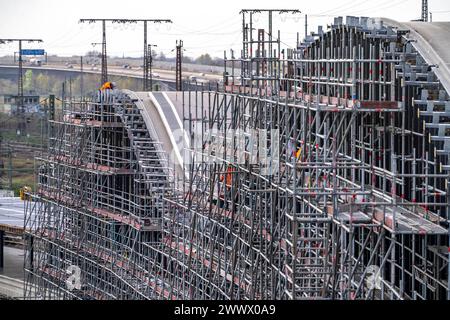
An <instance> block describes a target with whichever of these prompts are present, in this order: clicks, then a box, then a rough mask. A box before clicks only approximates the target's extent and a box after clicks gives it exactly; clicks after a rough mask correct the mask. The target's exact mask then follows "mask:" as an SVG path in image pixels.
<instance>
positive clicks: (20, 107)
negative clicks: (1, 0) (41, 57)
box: [0, 39, 42, 136]
mask: <svg viewBox="0 0 450 320" xmlns="http://www.w3.org/2000/svg"><path fill="white" fill-rule="evenodd" d="M23 41H26V42H28V43H33V42H42V40H41V39H0V44H2V43H8V42H19V77H18V80H17V99H16V105H17V114H18V115H19V119H18V120H19V122H18V124H17V133H18V134H20V135H22V136H25V135H26V126H27V122H26V120H25V106H24V104H23V60H22V42H23Z"/></svg>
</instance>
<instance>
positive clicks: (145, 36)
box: [143, 21, 148, 91]
mask: <svg viewBox="0 0 450 320" xmlns="http://www.w3.org/2000/svg"><path fill="white" fill-rule="evenodd" d="M143 67H144V68H143V69H144V76H143V88H144V91H148V46H147V21H144V65H143Z"/></svg>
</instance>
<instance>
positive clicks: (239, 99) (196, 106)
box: [25, 10, 450, 300]
mask: <svg viewBox="0 0 450 320" xmlns="http://www.w3.org/2000/svg"><path fill="white" fill-rule="evenodd" d="M266 13H267V14H268V18H269V19H268V25H267V26H266V25H264V21H261V20H260V24H259V25H257V24H256V23H255V20H256V19H254V15H261V14H266ZM278 13H279V14H290V13H292V14H298V12H297V11H290V10H243V11H242V12H241V14H242V18H243V19H242V33H243V47H242V52H241V58H235V54H234V52H232V53H231V59H226V61H225V65H224V67H225V70H224V75H225V79H224V86H223V88H222V89H221V90H215V91H211V90H203V88H202V90H194V91H192V90H191V91H185V92H183V93H182V96H183V102H182V104H183V112H182V113H183V127H184V130H185V132H186V133H187V136H188V137H189V139H188V141H184V140H183V144H184V146H183V150H182V153H183V158H184V164H183V167H184V172H183V173H182V174H181V177H180V176H177V173H176V172H175V171H174V170H170V167H171V166H170V165H169V163H168V160H167V155H166V154H165V152H164V151H163V149H162V148H161V147H160V143H159V142H158V141H157V139H156V137H157V135H155V134H154V133H153V131H152V128H151V127H148V126H147V125H146V123H145V121H144V120H143V117H142V112H143V111H142V110H141V109H139V108H138V105H137V102H136V100H135V99H134V98H133V97H131V96H130V95H127V94H124V93H116V94H115V95H114V97H113V98H107V99H106V98H105V99H103V100H102V99H100V102H99V101H97V100H95V99H94V100H93V101H88V102H86V101H84V102H74V101H69V102H67V103H66V104H65V109H64V110H63V114H62V118H61V119H59V120H52V121H50V125H51V130H50V133H51V134H50V143H49V152H48V156H47V157H43V158H41V159H40V161H41V163H42V165H41V166H40V167H39V181H38V186H39V190H38V192H37V193H36V194H35V195H34V198H35V199H36V200H37V201H29V202H27V208H26V209H27V212H28V214H27V221H26V226H27V253H26V257H25V267H26V273H27V283H28V284H30V285H29V286H27V288H26V295H27V296H28V297H32V296H34V297H35V296H36V295H38V296H40V297H43V298H55V297H56V298H64V299H66V298H81V299H83V298H93V299H140V298H143V299H208V300H209V299H218V300H222V299H243V300H246V299H449V298H450V293H449V288H450V286H449V268H450V266H449V263H448V262H449V250H448V248H449V211H450V207H449V200H450V199H449V197H450V195H449V192H448V179H449V175H450V173H449V172H450V163H449V159H448V157H449V154H450V144H449V143H448V141H450V139H449V136H448V134H449V132H450V131H449V130H448V129H449V128H450V109H449V108H448V106H450V99H449V96H448V93H447V92H445V90H444V89H443V88H442V86H441V84H440V82H439V79H437V77H436V75H435V74H434V72H433V69H432V66H429V65H427V63H426V62H425V61H424V59H423V58H422V57H421V56H420V55H419V54H418V53H417V52H416V51H415V49H414V46H413V44H412V43H411V42H410V41H409V40H408V32H407V31H406V30H394V29H392V28H390V27H386V26H384V25H383V24H382V23H380V22H377V21H375V20H373V19H369V18H357V17H347V20H346V23H343V19H342V18H340V17H339V18H336V19H335V21H334V23H333V24H332V25H331V27H330V29H329V30H328V31H326V32H325V31H323V29H322V28H319V30H318V31H317V32H316V33H313V34H312V35H311V36H307V37H306V38H305V41H304V42H303V43H297V46H296V48H295V49H282V48H281V46H282V43H283V42H282V41H281V33H280V32H279V31H278V33H277V34H276V35H275V34H274V33H273V30H272V29H273V20H272V19H273V15H274V14H278ZM225 57H226V56H225ZM175 181H176V182H177V183H175ZM73 265H75V266H77V267H79V268H80V269H81V271H82V272H81V275H82V276H81V277H82V281H81V283H82V287H81V288H78V289H75V290H69V289H67V285H66V284H67V282H66V281H67V270H72V269H70V268H71V266H73ZM68 268H69V269H68ZM31 284H33V285H31ZM69 287H70V286H69Z"/></svg>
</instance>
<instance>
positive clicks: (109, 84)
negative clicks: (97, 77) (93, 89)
mask: <svg viewBox="0 0 450 320" xmlns="http://www.w3.org/2000/svg"><path fill="white" fill-rule="evenodd" d="M115 87H116V86H115V83H114V82H110V81H107V82H105V83H104V84H103V85H102V86H101V88H100V90H102V91H103V90H106V89H110V90H113V89H114V88H115Z"/></svg>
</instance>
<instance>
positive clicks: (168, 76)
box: [2, 64, 222, 82]
mask: <svg viewBox="0 0 450 320" xmlns="http://www.w3.org/2000/svg"><path fill="white" fill-rule="evenodd" d="M2 67H10V68H17V66H16V65H2ZM24 68H27V69H37V70H58V71H72V72H81V70H80V67H79V65H73V68H68V67H67V66H66V65H59V64H45V65H43V66H40V67H39V66H30V65H24ZM100 69H101V68H100V67H96V69H95V70H92V69H91V66H89V65H87V66H85V67H84V69H83V72H85V73H90V74H100V73H101V70H100ZM142 73H143V70H142V69H141V68H136V67H134V68H133V69H125V68H122V67H117V66H108V74H110V75H116V76H129V77H132V78H139V79H142V77H143V75H142ZM153 74H157V75H159V77H153V79H154V80H155V81H157V80H163V81H169V82H175V72H174V71H171V70H165V69H153ZM190 76H195V77H196V78H197V79H198V80H199V82H201V81H219V80H221V79H222V76H220V75H217V74H209V73H198V72H185V71H183V78H186V77H190Z"/></svg>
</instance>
